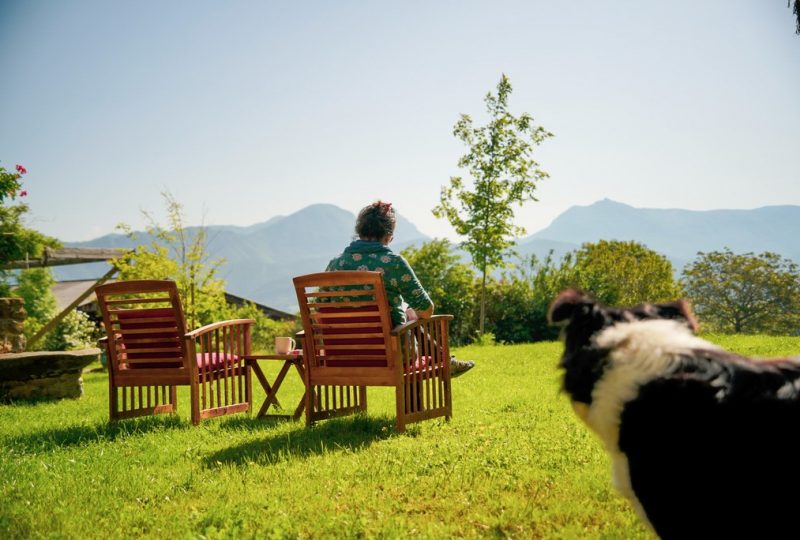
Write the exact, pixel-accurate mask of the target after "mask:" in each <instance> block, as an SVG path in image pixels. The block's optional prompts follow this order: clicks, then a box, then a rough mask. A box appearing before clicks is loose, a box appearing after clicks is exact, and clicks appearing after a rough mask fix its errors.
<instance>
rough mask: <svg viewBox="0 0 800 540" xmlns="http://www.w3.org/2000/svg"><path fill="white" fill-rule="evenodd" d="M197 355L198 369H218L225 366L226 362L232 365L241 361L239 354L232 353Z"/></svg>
mask: <svg viewBox="0 0 800 540" xmlns="http://www.w3.org/2000/svg"><path fill="white" fill-rule="evenodd" d="M195 356H196V358H195V360H196V361H197V369H198V370H200V371H203V370H204V369H206V370H211V371H217V370H220V369H222V368H223V367H225V364H227V365H228V367H231V366H232V365H234V364H236V363H237V362H238V361H239V356H237V355H235V354H231V353H216V352H210V353H197V354H196V355H195Z"/></svg>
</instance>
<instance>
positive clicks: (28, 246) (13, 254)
mask: <svg viewBox="0 0 800 540" xmlns="http://www.w3.org/2000/svg"><path fill="white" fill-rule="evenodd" d="M27 172H28V171H27V170H25V167H23V166H22V165H17V169H16V172H9V171H7V170H6V169H5V168H4V167H2V166H0V267H2V266H3V265H5V264H7V263H10V262H12V261H24V260H25V259H26V258H27V259H36V258H39V257H41V256H42V252H43V250H44V248H45V247H48V246H49V247H58V246H59V242H58V240H56V239H55V238H51V237H49V236H46V235H44V234H42V233H40V232H38V231H35V230H33V229H30V228H28V227H26V226H25V214H27V213H28V210H29V208H28V205H27V204H24V203H17V204H6V203H7V202H8V201H11V200H16V199H17V197H24V196H26V195H27V194H28V192H27V191H26V190H23V189H22V181H21V180H22V175H24V174H26V173H27ZM15 275H16V274H15V273H12V272H9V271H7V270H3V269H2V268H0V296H8V295H9V294H10V293H11V281H12V279H13V276H15Z"/></svg>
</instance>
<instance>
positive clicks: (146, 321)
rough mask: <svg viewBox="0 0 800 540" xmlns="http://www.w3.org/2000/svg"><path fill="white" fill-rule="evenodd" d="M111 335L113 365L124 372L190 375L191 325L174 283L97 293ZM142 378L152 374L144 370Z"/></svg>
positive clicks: (117, 286)
mask: <svg viewBox="0 0 800 540" xmlns="http://www.w3.org/2000/svg"><path fill="white" fill-rule="evenodd" d="M95 293H96V295H97V299H98V303H99V305H100V309H101V311H102V314H103V324H104V325H105V328H106V331H107V334H108V338H109V339H108V345H109V353H110V358H109V365H110V369H112V370H113V371H114V372H115V373H117V374H118V373H119V372H120V371H121V370H125V369H130V370H158V371H159V372H161V373H163V372H164V370H179V371H185V376H186V377H187V379H188V377H189V371H190V366H189V365H188V363H186V359H187V358H188V355H187V351H186V344H185V342H184V338H183V336H184V335H185V334H186V322H185V319H184V316H183V309H182V308H181V303H180V298H179V297H178V289H177V287H176V285H175V282H172V281H136V282H125V281H122V282H118V283H111V284H108V285H102V286H100V287H98V288H97V289H96V291H95ZM140 374H141V375H143V376H144V375H147V373H145V372H141V373H140Z"/></svg>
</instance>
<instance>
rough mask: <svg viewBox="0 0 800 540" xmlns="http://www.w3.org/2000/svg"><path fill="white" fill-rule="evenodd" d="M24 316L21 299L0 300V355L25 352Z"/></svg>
mask: <svg viewBox="0 0 800 540" xmlns="http://www.w3.org/2000/svg"><path fill="white" fill-rule="evenodd" d="M25 316H26V313H25V308H24V307H23V303H22V298H0V354H3V353H17V352H22V351H24V350H25V335H24V334H23V333H22V323H23V322H24V321H25Z"/></svg>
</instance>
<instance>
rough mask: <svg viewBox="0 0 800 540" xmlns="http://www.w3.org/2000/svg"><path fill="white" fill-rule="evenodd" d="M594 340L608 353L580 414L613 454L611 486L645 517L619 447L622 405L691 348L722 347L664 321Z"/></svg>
mask: <svg viewBox="0 0 800 540" xmlns="http://www.w3.org/2000/svg"><path fill="white" fill-rule="evenodd" d="M594 342H595V344H596V345H597V346H599V347H603V348H607V349H609V350H610V351H611V352H610V354H609V358H608V360H609V364H608V365H607V366H606V368H605V370H604V371H603V376H602V377H601V378H600V380H599V381H598V382H597V383H596V384H595V387H594V389H593V391H592V403H591V405H590V406H589V408H588V411H586V412H585V413H584V414H585V416H583V415H581V416H583V419H584V421H585V422H586V424H587V425H588V426H589V427H590V428H591V429H592V430H593V431H594V432H595V433H597V435H598V436H599V437H600V439H601V440H602V441H603V443H604V444H605V446H606V449H607V450H608V453H609V455H610V456H611V461H612V467H613V478H614V485H615V487H616V488H617V489H618V490H619V491H620V493H622V494H623V495H624V496H625V497H627V498H628V499H630V500H631V501H632V502H633V504H634V507H635V508H636V511H637V513H639V515H640V516H641V517H642V518H643V519H644V520H645V521H647V516H646V515H645V513H644V509H643V508H642V505H641V503H640V502H639V500H638V499H637V498H636V495H635V494H634V492H633V488H632V487H631V481H630V474H629V471H628V458H627V457H626V456H625V454H623V453H622V452H621V451H620V449H619V426H620V417H621V414H622V409H623V408H624V407H625V404H626V403H627V402H628V401H631V400H632V399H634V398H636V396H637V395H638V394H639V387H640V386H642V385H644V384H647V383H648V382H650V381H652V380H653V379H655V378H657V377H659V376H660V375H662V374H664V373H665V372H666V371H667V370H668V369H669V368H670V367H671V365H672V364H673V363H674V362H675V359H676V357H677V356H678V355H680V354H688V353H690V351H691V350H692V349H717V350H719V349H720V348H719V347H717V346H716V345H714V344H712V343H709V342H707V341H705V340H703V339H700V338H698V337H696V336H695V335H694V334H692V332H691V330H690V329H689V328H687V327H686V325H685V323H681V322H678V321H674V320H668V319H653V320H644V321H635V322H628V323H619V324H616V325H614V326H610V327H609V328H607V329H605V330H603V331H602V332H600V333H598V334H597V336H595V338H594ZM648 525H649V522H648Z"/></svg>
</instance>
